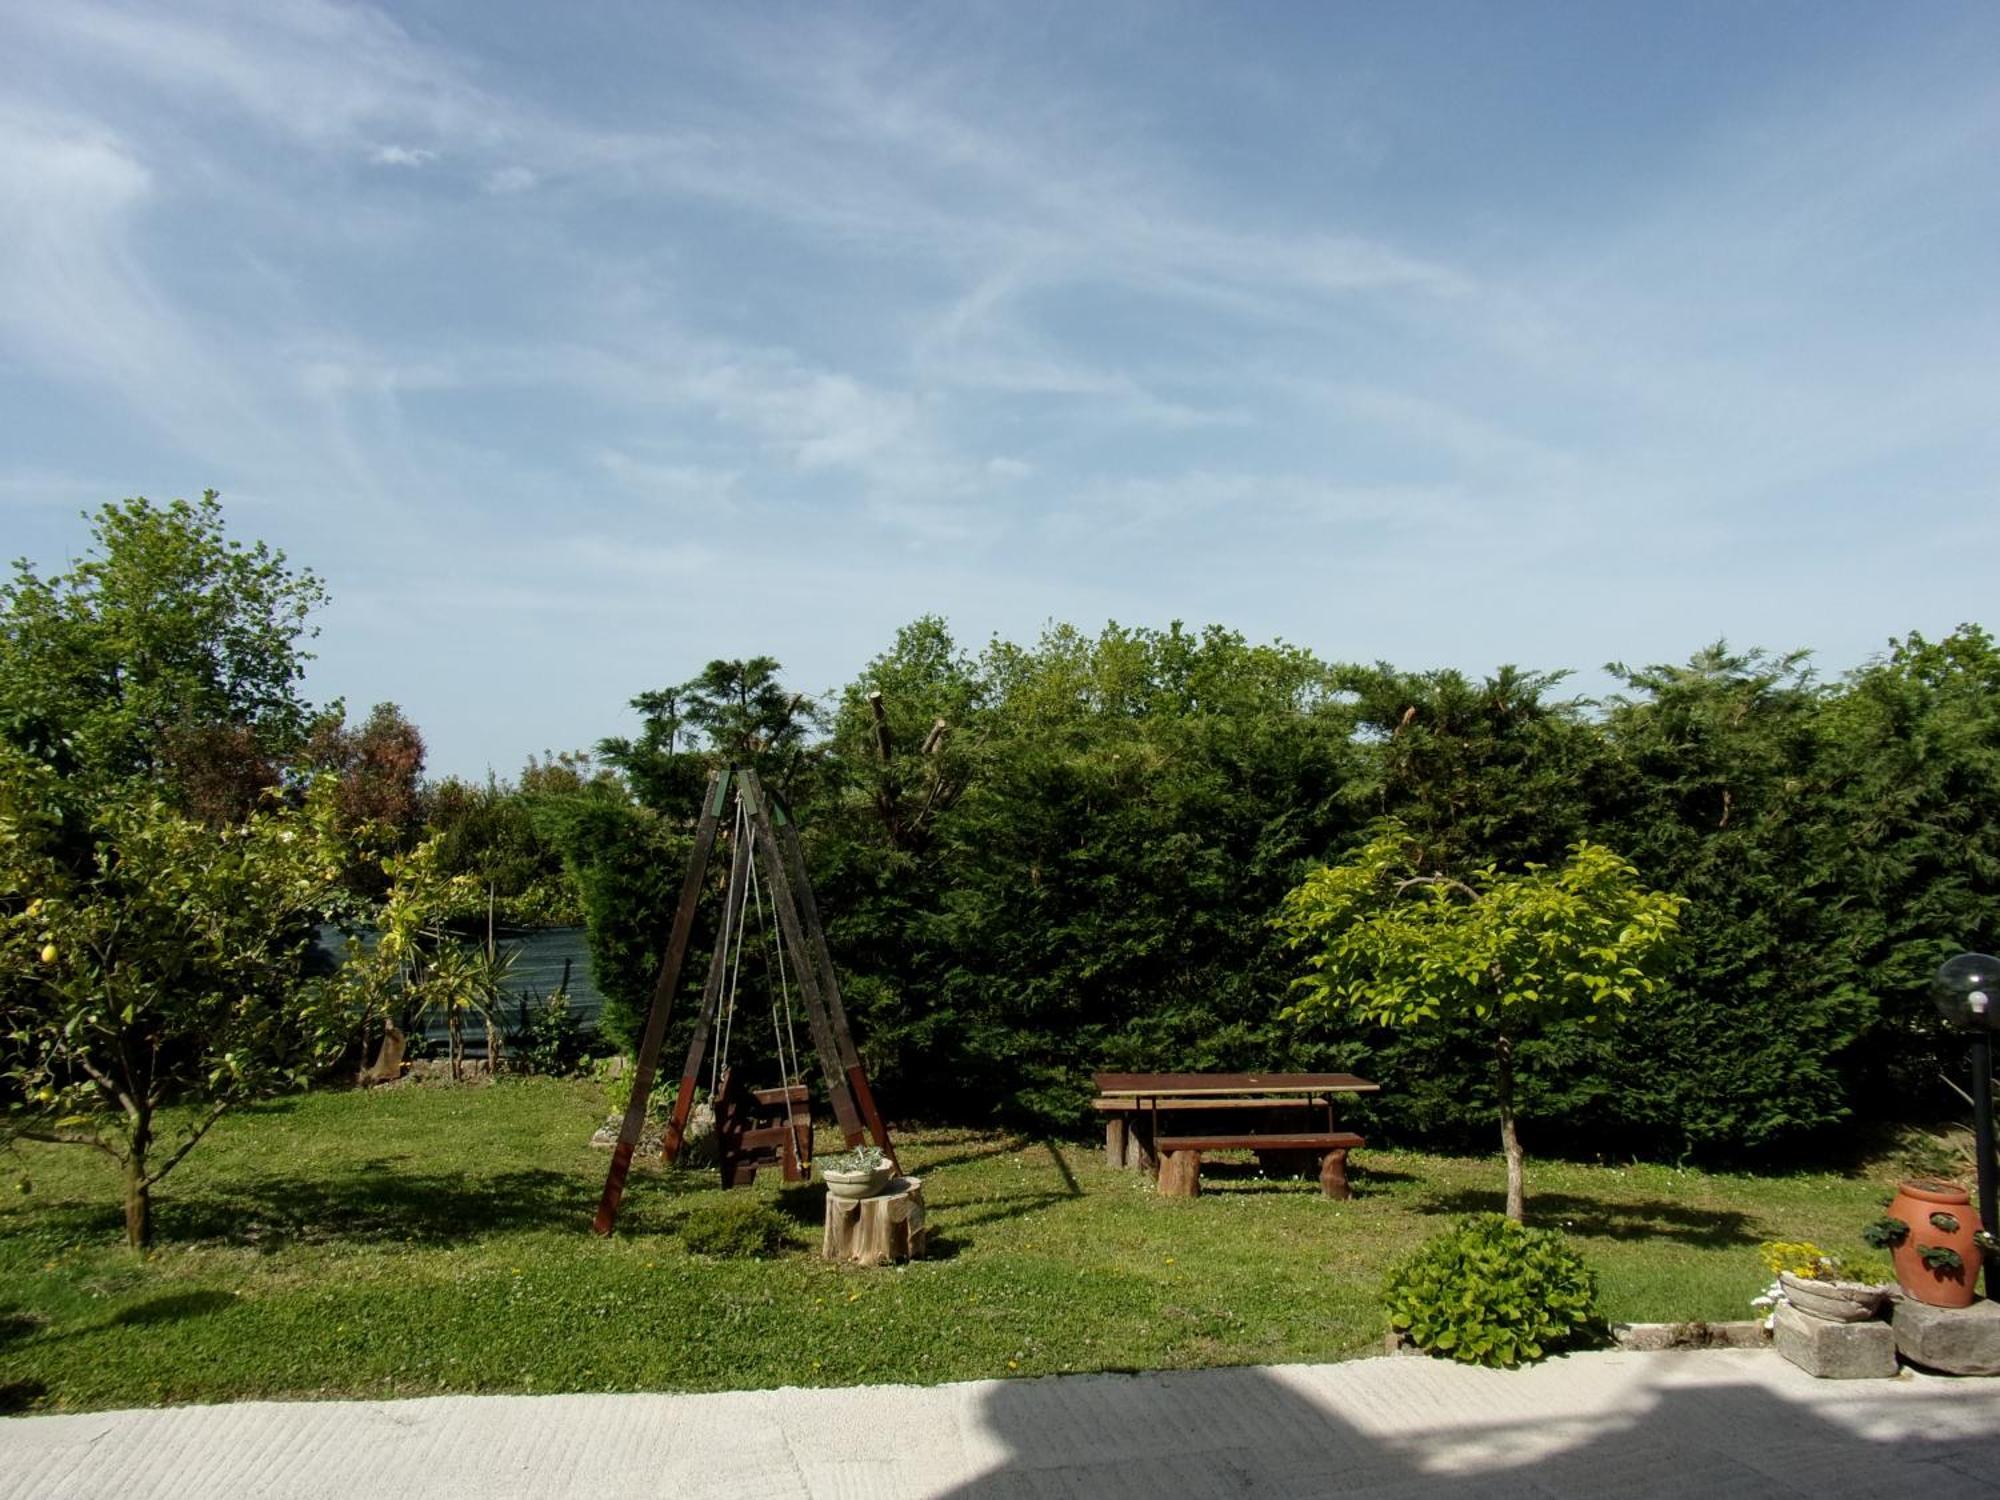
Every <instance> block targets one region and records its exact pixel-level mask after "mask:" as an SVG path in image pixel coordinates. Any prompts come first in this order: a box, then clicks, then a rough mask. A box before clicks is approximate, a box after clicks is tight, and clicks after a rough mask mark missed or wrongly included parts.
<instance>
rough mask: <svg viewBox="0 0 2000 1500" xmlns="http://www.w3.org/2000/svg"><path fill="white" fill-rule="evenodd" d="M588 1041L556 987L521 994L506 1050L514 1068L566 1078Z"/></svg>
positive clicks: (627, 1089)
mask: <svg viewBox="0 0 2000 1500" xmlns="http://www.w3.org/2000/svg"><path fill="white" fill-rule="evenodd" d="M589 1048H590V1040H589V1038H588V1037H587V1036H586V1035H585V1033H584V1029H583V1022H582V1021H580V1020H578V1019H577V1016H576V1012H575V1011H573V1010H571V1009H570V1004H569V992H568V991H567V990H557V991H555V992H554V993H553V994H551V995H549V996H547V997H546V998H543V999H536V1000H532V1001H531V1000H530V999H529V997H528V996H526V995H523V996H521V999H520V1014H519V1018H518V1024H517V1025H516V1026H515V1028H514V1032H513V1035H511V1036H509V1037H508V1038H507V1050H508V1051H509V1053H511V1054H512V1056H513V1059H514V1065H515V1067H517V1068H519V1069H520V1070H521V1071H522V1072H526V1073H546V1074H548V1075H549V1076H550V1077H552V1078H567V1077H568V1076H569V1075H570V1074H572V1073H574V1072H575V1071H576V1070H577V1068H578V1066H579V1065H580V1064H581V1063H582V1062H583V1060H584V1058H585V1057H586V1056H587V1055H588V1053H589ZM631 1095H632V1084H631V1081H630V1078H629V1076H628V1078H627V1079H626V1082H625V1096H626V1098H628V1099H629V1098H630V1097H631Z"/></svg>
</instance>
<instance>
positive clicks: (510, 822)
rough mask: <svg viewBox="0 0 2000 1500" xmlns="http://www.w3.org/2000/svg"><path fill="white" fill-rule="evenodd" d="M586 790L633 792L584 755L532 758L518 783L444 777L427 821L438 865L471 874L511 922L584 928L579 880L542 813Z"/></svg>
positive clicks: (432, 792) (434, 790) (432, 794)
mask: <svg viewBox="0 0 2000 1500" xmlns="http://www.w3.org/2000/svg"><path fill="white" fill-rule="evenodd" d="M586 795H604V796H610V797H614V798H618V799H623V798H624V797H625V795H626V794H625V792H624V790H623V788H622V787H620V786H618V784H617V782H616V779H615V778H614V777H613V776H612V775H611V773H610V772H608V771H602V770H599V769H597V768H596V767H594V766H592V765H591V764H590V760H589V757H587V756H581V755H565V756H550V757H548V758H547V759H546V760H536V759H533V758H531V759H530V760H529V762H528V765H527V767H526V769H524V770H523V771H522V773H521V778H520V780H519V781H518V782H516V783H508V782H505V781H500V780H497V779H495V778H492V777H488V778H487V780H486V781H485V782H483V783H477V782H469V781H462V780H459V779H458V778H456V777H450V778H447V779H446V780H444V781H442V782H438V783H436V784H434V785H433V786H431V787H430V788H429V791H428V796H427V798H426V801H427V803H428V806H429V820H428V823H427V825H426V826H427V827H428V829H429V830H430V833H431V835H432V836H433V837H434V838H436V839H437V840H438V843H439V849H438V856H437V857H438V864H439V867H440V868H441V869H443V870H445V871H447V872H449V873H451V874H457V875H466V876H469V877H471V878H472V880H473V881H474V882H475V883H476V885H477V887H478V889H479V891H480V892H481V893H482V900H484V899H486V898H488V897H490V898H491V900H492V902H493V908H494V911H495V914H496V915H497V917H498V919H499V920H500V921H501V922H504V923H506V924H507V925H509V926H516V927H540V926H572V925H579V924H581V923H582V922H583V920H584V914H583V908H582V905H581V904H580V902H579V899H578V895H577V891H576V887H575V884H574V883H573V882H572V881H571V879H570V876H569V872H568V870H566V869H565V868H564V864H563V851H562V850H561V848H559V847H558V846H557V844H556V842H555V840H554V839H553V838H552V837H551V835H550V833H549V832H548V830H547V828H546V827H545V826H544V824H545V822H546V821H547V819H546V818H544V817H543V816H541V815H540V812H539V810H540V809H543V808H546V807H547V806H549V805H551V804H556V803H561V802H562V801H563V800H564V799H567V798H572V797H577V796H586ZM480 916H481V917H482V918H483V916H484V909H483V908H482V910H481V912H480Z"/></svg>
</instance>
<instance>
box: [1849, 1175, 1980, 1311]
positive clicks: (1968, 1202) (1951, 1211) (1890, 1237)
mask: <svg viewBox="0 0 2000 1500" xmlns="http://www.w3.org/2000/svg"><path fill="white" fill-rule="evenodd" d="M1979 1234H1980V1224H1979V1215H1978V1213H1977V1212H1976V1211H1975V1210H1974V1209H1973V1207H1972V1199H1971V1195H1970V1194H1968V1193H1967V1192H1966V1191H1965V1189H1964V1188H1962V1187H1958V1186H1956V1185H1955V1184H1953V1183H1949V1182H1935V1181H1932V1180H1930V1179H1927V1178H1913V1179H1911V1180H1910V1181H1907V1182H1904V1183H1902V1184H1900V1185H1899V1186H1898V1187H1897V1189H1896V1196H1895V1197H1894V1198H1891V1199H1890V1200H1889V1212H1888V1214H1887V1215H1886V1216H1885V1217H1883V1218H1880V1219H1877V1220H1876V1221H1875V1222H1874V1223H1873V1224H1870V1225H1869V1226H1868V1227H1867V1228H1866V1229H1864V1230H1862V1232H1861V1237H1862V1238H1863V1239H1865V1240H1866V1241H1867V1242H1868V1243H1869V1244H1871V1245H1874V1246H1875V1247H1876V1248H1877V1249H1881V1250H1887V1251H1888V1252H1889V1259H1890V1260H1891V1261H1892V1262H1894V1264H1895V1267H1896V1281H1897V1284H1898V1285H1900V1286H1901V1287H1902V1289H1903V1292H1904V1294H1905V1295H1906V1296H1909V1297H1912V1298H1914V1299H1915V1300H1917V1301H1918V1302H1928V1303H1929V1304H1930V1305H1931V1306H1932V1307H1970V1306H1971V1305H1972V1288H1973V1284H1974V1283H1975V1282H1976V1281H1977V1280H1978V1278H1979V1265H1980V1251H1979V1238H1978V1237H1979Z"/></svg>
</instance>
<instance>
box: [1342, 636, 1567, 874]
mask: <svg viewBox="0 0 2000 1500" xmlns="http://www.w3.org/2000/svg"><path fill="white" fill-rule="evenodd" d="M1566 676H1568V673H1566V672H1525V671H1522V670H1521V669H1520V668H1519V667H1513V666H1503V667H1501V668H1500V669H1499V670H1498V671H1496V672H1495V673H1494V674H1493V675H1492V676H1490V677H1486V678H1484V679H1482V680H1480V681H1477V682H1475V681H1473V680H1472V679H1470V678H1468V677H1466V676H1465V675H1464V674H1463V673H1460V672H1456V671H1450V670H1445V671H1436V672H1402V671H1398V670H1397V669H1396V668H1394V667H1392V666H1389V665H1388V664H1387V663H1382V662H1378V663H1376V664H1375V665H1374V666H1372V667H1342V668H1340V669H1338V670H1337V671H1336V672H1335V674H1334V678H1335V681H1336V683H1337V684H1338V686H1339V687H1340V689H1341V690H1342V692H1343V693H1345V694H1348V695H1350V696H1351V697H1352V700H1353V702H1354V709H1355V715H1356V719H1357V721H1358V724H1359V727H1360V730H1361V732H1362V734H1363V735H1364V736H1366V737H1367V738H1368V739H1369V740H1370V741H1371V742H1372V743H1373V745H1374V747H1375V755H1374V761H1375V784H1374V789H1373V792H1372V797H1371V800H1372V802H1373V804H1374V809H1375V812H1376V814H1377V816H1380V817H1392V818H1395V819H1396V820H1397V821H1398V822H1400V823H1401V824H1402V825H1403V826H1404V828H1405V829H1406V830H1407V831H1408V834H1409V836H1410V837H1411V838H1412V839H1414V840H1416V841H1417V843H1418V844H1419V845H1420V846H1421V849H1422V854H1423V858H1424V861H1425V862H1426V864H1428V865H1430V866H1431V867H1432V868H1434V869H1437V870H1441V871H1445V872H1449V873H1458V872H1460V871H1465V870H1473V869H1478V868H1480V867H1481V866H1484V865H1488V864H1501V865H1512V864H1519V863H1521V862H1522V861H1524V860H1535V859H1540V860H1548V859H1554V858H1557V857H1559V856H1560V855H1561V853H1562V851H1563V850H1564V849H1565V848H1567V847H1568V846H1569V845H1570V844H1571V843H1574V842H1575V841H1576V840H1577V839H1579V838H1582V837H1583V836H1584V833H1585V830H1586V827H1587V824H1588V819H1589V815H1590V813H1589V802H1588V799H1587V797H1586V795H1585V787H1586V785H1587V781H1588V777H1589V775H1590V770H1591V766H1592V764H1593V762H1594V760H1595V758H1596V756H1597V755H1598V753H1599V739H1598V736H1597V735H1596V733H1595V732H1594V731H1593V729H1592V727H1591V725H1590V724H1589V722H1588V721H1587V720H1586V719H1585V718H1584V716H1583V705H1582V704H1581V703H1580V702H1578V701H1576V700H1574V699H1555V698H1553V697H1552V696H1551V695H1552V693H1553V691H1554V690H1555V689H1556V688H1557V687H1559V686H1560V685H1561V683H1562V681H1563V679H1564V678H1565V677H1566Z"/></svg>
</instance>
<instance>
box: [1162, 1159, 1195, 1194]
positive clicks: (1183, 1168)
mask: <svg viewBox="0 0 2000 1500" xmlns="http://www.w3.org/2000/svg"><path fill="white" fill-rule="evenodd" d="M1160 1196H1161V1197H1162V1198H1199V1197H1200V1196H1201V1153H1200V1152H1199V1151H1169V1152H1168V1153H1167V1154H1166V1155H1165V1156H1163V1157H1162V1158H1161V1159H1160Z"/></svg>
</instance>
